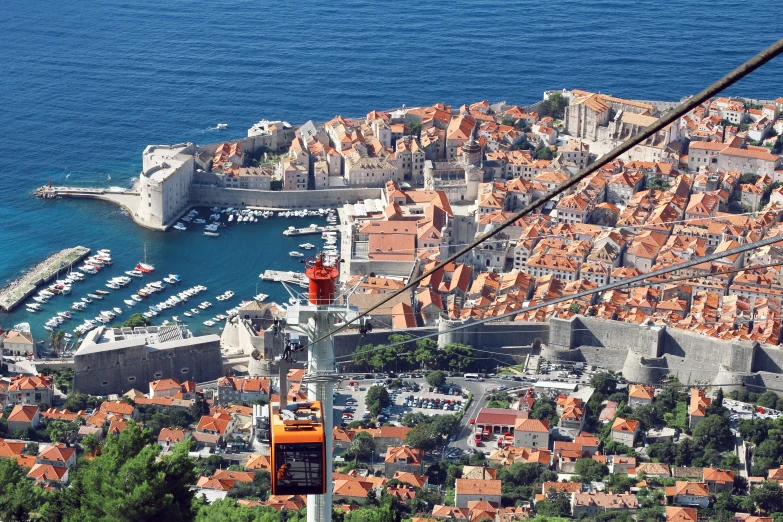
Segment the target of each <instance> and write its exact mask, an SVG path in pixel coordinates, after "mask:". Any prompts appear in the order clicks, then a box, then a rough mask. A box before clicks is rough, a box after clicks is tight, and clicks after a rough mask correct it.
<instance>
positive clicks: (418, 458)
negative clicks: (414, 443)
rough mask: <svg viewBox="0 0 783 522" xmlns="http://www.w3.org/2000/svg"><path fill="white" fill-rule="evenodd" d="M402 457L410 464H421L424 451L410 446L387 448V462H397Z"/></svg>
mask: <svg viewBox="0 0 783 522" xmlns="http://www.w3.org/2000/svg"><path fill="white" fill-rule="evenodd" d="M400 459H405V460H406V461H407V462H408V463H409V464H421V462H422V460H423V459H424V452H423V451H422V450H420V449H416V448H411V447H409V446H399V447H395V446H389V447H388V448H387V449H386V459H385V462H397V461H398V460H400Z"/></svg>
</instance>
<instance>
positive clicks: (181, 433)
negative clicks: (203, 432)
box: [158, 428, 188, 442]
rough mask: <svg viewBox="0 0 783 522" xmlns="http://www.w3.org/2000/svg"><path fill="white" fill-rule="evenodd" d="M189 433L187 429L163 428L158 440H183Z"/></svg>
mask: <svg viewBox="0 0 783 522" xmlns="http://www.w3.org/2000/svg"><path fill="white" fill-rule="evenodd" d="M187 434H188V432H187V431H186V430H181V429H178V428H163V429H162V430H160V433H159V434H158V442H182V441H183V440H185V436H186V435H187Z"/></svg>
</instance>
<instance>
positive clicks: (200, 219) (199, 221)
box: [193, 218, 206, 225]
mask: <svg viewBox="0 0 783 522" xmlns="http://www.w3.org/2000/svg"><path fill="white" fill-rule="evenodd" d="M193 223H194V224H196V225H203V224H204V223H206V220H205V219H204V218H196V219H194V220H193Z"/></svg>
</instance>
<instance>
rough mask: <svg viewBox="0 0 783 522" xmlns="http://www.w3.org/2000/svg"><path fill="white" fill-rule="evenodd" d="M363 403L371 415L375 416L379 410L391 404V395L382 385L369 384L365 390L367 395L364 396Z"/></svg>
mask: <svg viewBox="0 0 783 522" xmlns="http://www.w3.org/2000/svg"><path fill="white" fill-rule="evenodd" d="M364 400H365V404H366V405H367V409H368V410H370V413H371V414H372V415H373V417H377V416H378V414H379V413H381V410H382V409H384V408H385V407H387V406H389V405H391V397H389V392H388V391H387V390H386V388H384V387H383V386H370V389H369V390H367V396H366V397H365V399H364Z"/></svg>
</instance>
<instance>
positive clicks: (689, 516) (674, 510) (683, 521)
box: [666, 506, 698, 522]
mask: <svg viewBox="0 0 783 522" xmlns="http://www.w3.org/2000/svg"><path fill="white" fill-rule="evenodd" d="M697 520H698V517H697V511H696V508H691V507H679V506H666V522H697Z"/></svg>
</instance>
